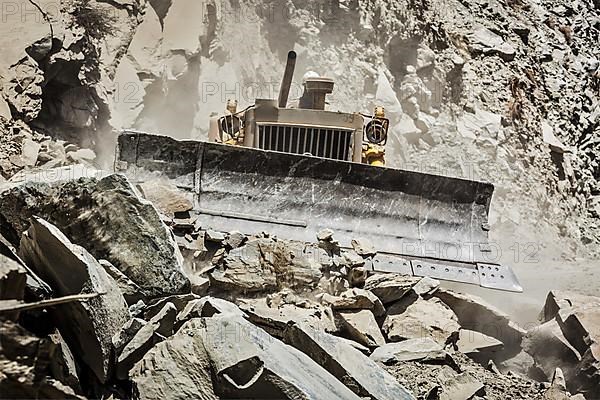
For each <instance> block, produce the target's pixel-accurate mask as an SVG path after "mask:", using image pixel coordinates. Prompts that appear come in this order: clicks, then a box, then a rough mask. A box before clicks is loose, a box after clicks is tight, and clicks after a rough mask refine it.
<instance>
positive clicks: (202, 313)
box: [176, 296, 246, 328]
mask: <svg viewBox="0 0 600 400" xmlns="http://www.w3.org/2000/svg"><path fill="white" fill-rule="evenodd" d="M215 314H233V315H239V316H241V317H245V316H246V314H244V312H243V311H242V310H240V309H239V308H238V306H236V305H235V304H233V303H231V302H229V301H227V300H223V299H219V298H216V297H210V296H207V297H202V298H201V299H198V300H192V301H190V302H189V303H187V305H186V306H185V308H184V309H183V310H181V312H180V313H179V314H177V323H176V326H177V328H178V327H179V326H181V325H183V324H184V323H185V322H186V321H188V320H190V319H192V318H200V317H212V316H213V315H215Z"/></svg>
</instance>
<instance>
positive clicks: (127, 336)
mask: <svg viewBox="0 0 600 400" xmlns="http://www.w3.org/2000/svg"><path fill="white" fill-rule="evenodd" d="M144 325H146V321H144V320H143V319H141V318H131V319H130V320H129V321H127V322H126V323H125V325H123V326H122V327H121V330H120V331H119V332H117V333H115V335H114V336H113V337H112V342H113V346H114V348H115V354H117V355H118V354H121V353H122V352H123V349H124V348H125V346H127V343H129V342H130V341H131V339H133V337H134V336H135V334H136V333H137V332H138V331H139V330H140V329H142V327H143V326H144Z"/></svg>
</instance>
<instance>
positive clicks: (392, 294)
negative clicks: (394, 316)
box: [364, 274, 421, 304]
mask: <svg viewBox="0 0 600 400" xmlns="http://www.w3.org/2000/svg"><path fill="white" fill-rule="evenodd" d="M420 279H421V278H418V277H414V276H405V275H397V274H374V275H371V276H369V277H368V278H367V280H366V282H365V286H364V288H365V289H367V290H370V291H371V292H373V294H375V296H377V297H379V299H380V300H381V302H382V303H383V304H390V303H393V302H395V301H397V300H400V299H401V298H402V297H403V296H404V295H405V294H407V293H408V292H409V291H410V290H411V289H412V287H413V286H414V285H415V284H417V282H419V280H420Z"/></svg>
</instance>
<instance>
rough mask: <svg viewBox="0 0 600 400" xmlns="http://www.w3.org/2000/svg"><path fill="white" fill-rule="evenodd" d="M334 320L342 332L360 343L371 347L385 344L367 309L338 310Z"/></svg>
mask: <svg viewBox="0 0 600 400" xmlns="http://www.w3.org/2000/svg"><path fill="white" fill-rule="evenodd" d="M336 321H337V322H338V325H339V327H340V331H341V332H342V334H344V335H345V336H346V337H348V338H350V339H352V340H354V341H356V342H358V343H360V344H362V345H365V346H367V347H370V348H373V347H377V346H382V345H384V344H385V339H384V338H383V335H382V334H381V330H379V325H377V321H376V320H375V316H374V315H373V313H372V312H371V311H369V310H357V311H343V312H339V313H337V314H336Z"/></svg>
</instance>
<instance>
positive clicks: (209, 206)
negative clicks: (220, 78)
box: [115, 52, 522, 291]
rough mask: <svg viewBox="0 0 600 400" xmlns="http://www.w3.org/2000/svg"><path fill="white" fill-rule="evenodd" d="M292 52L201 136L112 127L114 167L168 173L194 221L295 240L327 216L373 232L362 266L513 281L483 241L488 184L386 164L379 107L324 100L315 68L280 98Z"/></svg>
mask: <svg viewBox="0 0 600 400" xmlns="http://www.w3.org/2000/svg"><path fill="white" fill-rule="evenodd" d="M294 64H295V54H294V53H293V52H290V54H289V55H288V62H287V65H286V69H285V73H284V79H283V82H282V86H281V90H280V95H279V98H278V99H277V100H260V99H258V100H256V102H255V104H254V105H253V106H251V107H249V108H247V109H246V110H243V111H237V104H236V103H235V102H234V101H231V102H229V104H228V105H227V112H226V113H225V115H223V116H221V117H219V118H214V119H213V120H211V126H210V129H209V138H208V140H207V141H193V140H183V141H178V140H175V139H173V138H171V137H167V136H159V135H153V134H148V133H142V132H136V131H125V132H123V133H122V134H121V135H120V136H119V139H118V149H117V161H116V165H115V168H116V169H117V170H119V171H122V172H124V173H126V174H128V175H129V176H130V179H132V180H143V179H144V178H145V177H148V176H154V175H160V176H167V177H168V178H170V179H171V180H173V181H174V182H175V184H176V185H177V186H178V187H180V188H181V189H183V190H186V191H187V192H188V193H189V194H190V196H191V197H192V198H193V202H194V213H195V214H196V217H197V219H198V221H199V222H200V223H201V225H202V227H203V228H204V227H205V228H207V229H208V228H211V229H216V230H224V231H225V230H227V231H231V230H238V231H240V232H242V233H246V234H259V233H261V232H269V233H271V234H273V235H277V236H279V237H282V238H285V239H291V240H299V241H305V242H312V241H314V239H315V237H316V234H317V232H319V231H320V230H322V229H324V228H329V229H332V230H333V231H334V232H335V235H336V239H337V240H338V241H339V242H340V244H341V246H342V247H350V246H351V242H352V240H353V239H366V240H369V241H370V242H371V243H374V244H375V246H376V250H377V255H376V256H375V257H373V258H372V260H370V262H369V264H368V268H369V269H371V270H373V271H380V272H390V273H400V274H407V275H416V276H430V277H434V278H438V279H444V280H450V281H458V282H464V283H470V284H476V285H480V286H483V287H488V288H494V289H500V290H508V291H522V288H521V286H520V285H519V283H518V280H517V279H516V277H515V275H514V274H513V272H512V270H511V268H510V267H509V266H506V265H501V264H500V263H499V262H498V260H496V259H494V254H493V253H492V252H491V248H490V245H489V243H488V230H489V228H488V212H489V207H490V201H491V198H492V194H493V191H494V186H493V185H491V184H489V183H485V182H478V181H472V180H465V179H459V178H453V177H446V176H439V175H431V174H425V173H421V172H417V171H408V170H401V169H394V168H388V167H385V166H384V163H385V158H384V155H385V147H384V146H385V143H386V140H387V129H388V125H389V122H388V120H387V119H386V118H385V111H384V110H383V109H382V108H380V107H378V108H376V109H375V110H374V112H373V114H372V115H365V114H361V113H342V112H332V111H325V110H324V108H325V96H326V94H327V93H331V91H332V90H333V82H332V81H331V80H329V79H327V78H318V77H311V78H310V79H307V80H305V82H304V87H305V91H304V94H303V96H302V98H301V99H300V101H299V104H298V107H297V108H290V107H288V104H287V98H288V94H289V88H290V85H291V79H292V76H293V69H294Z"/></svg>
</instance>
